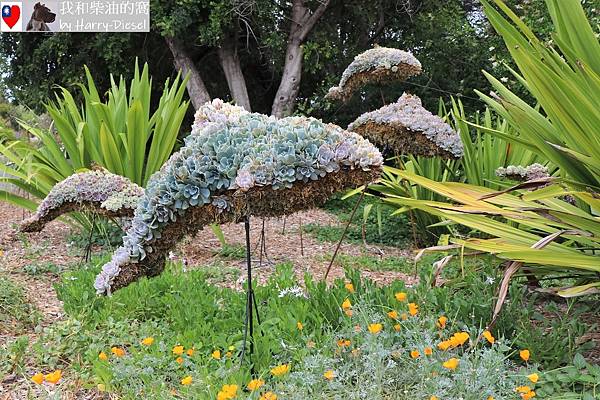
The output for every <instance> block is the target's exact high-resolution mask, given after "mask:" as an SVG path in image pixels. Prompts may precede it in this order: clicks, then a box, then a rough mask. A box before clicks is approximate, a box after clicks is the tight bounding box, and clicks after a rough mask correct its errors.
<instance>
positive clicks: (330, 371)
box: [323, 369, 335, 381]
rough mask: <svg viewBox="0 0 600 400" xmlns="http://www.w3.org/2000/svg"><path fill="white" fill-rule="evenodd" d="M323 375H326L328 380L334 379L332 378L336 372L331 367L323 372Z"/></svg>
mask: <svg viewBox="0 0 600 400" xmlns="http://www.w3.org/2000/svg"><path fill="white" fill-rule="evenodd" d="M323 376H324V377H325V379H327V380H328V381H332V380H333V377H334V376H335V375H334V372H333V370H331V369H330V370H327V371H325V373H324V374H323Z"/></svg>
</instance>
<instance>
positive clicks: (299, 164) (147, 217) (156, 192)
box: [94, 102, 383, 294]
mask: <svg viewBox="0 0 600 400" xmlns="http://www.w3.org/2000/svg"><path fill="white" fill-rule="evenodd" d="M219 110H220V111H219ZM224 114H226V115H224ZM196 117H197V119H196V122H195V124H194V128H193V130H192V133H191V135H190V136H189V137H187V138H186V139H185V146H183V147H182V148H181V149H180V150H179V151H178V152H177V153H175V154H173V155H172V156H171V158H170V159H169V160H168V161H167V163H166V164H165V165H164V166H163V167H162V168H161V169H160V171H158V172H157V173H156V174H154V175H153V176H152V177H151V178H150V180H149V182H148V187H147V188H146V192H145V194H144V196H143V198H142V199H141V201H140V203H139V206H138V208H137V209H136V211H135V216H134V218H133V221H132V226H131V228H130V229H129V230H128V231H127V234H126V236H125V237H124V238H123V246H121V247H120V248H119V249H117V251H116V252H115V253H114V255H113V257H112V260H111V261H110V262H108V263H107V264H105V265H104V266H103V268H102V271H101V272H100V274H99V275H98V276H97V278H96V282H95V284H94V286H95V288H96V290H97V292H98V293H99V294H110V293H111V292H112V291H114V290H117V289H119V288H121V287H124V286H127V285H128V284H130V283H131V282H133V281H135V280H137V279H139V278H141V277H142V276H154V275H157V274H159V273H160V272H161V271H162V270H163V269H164V263H165V256H166V255H167V254H168V252H169V251H170V250H171V249H172V248H173V247H174V246H175V245H176V244H177V242H178V241H179V240H181V239H182V238H183V236H185V235H187V234H194V233H196V232H197V231H198V230H200V229H202V228H203V227H204V226H205V225H207V224H211V223H218V224H221V223H225V222H237V221H240V220H242V219H243V218H244V217H246V216H249V215H255V216H263V217H272V216H280V215H286V214H291V213H293V212H296V211H299V210H303V209H307V208H311V207H315V206H317V205H321V204H322V203H324V202H325V201H326V200H327V199H328V198H329V197H330V196H331V195H332V194H333V193H335V192H338V191H340V190H343V189H345V188H350V187H358V186H361V185H364V184H367V183H370V182H371V181H373V180H375V179H376V178H377V177H378V176H379V174H380V172H381V166H382V163H383V159H382V156H381V154H380V152H379V150H377V148H375V147H374V146H373V145H372V144H371V143H369V141H367V140H365V139H364V138H362V137H361V136H359V135H357V134H355V133H351V132H347V131H344V130H343V129H342V128H340V127H338V126H336V125H332V124H325V123H323V122H321V121H319V120H316V119H314V118H305V117H288V118H284V119H276V118H274V117H269V116H266V115H262V114H256V113H248V112H246V111H244V110H243V109H240V108H239V107H232V106H224V104H223V103H221V102H216V103H215V102H213V103H210V104H207V105H206V106H205V107H203V108H202V109H201V110H200V111H199V112H198V113H197V115H196Z"/></svg>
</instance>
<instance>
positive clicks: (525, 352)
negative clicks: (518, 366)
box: [519, 349, 531, 361]
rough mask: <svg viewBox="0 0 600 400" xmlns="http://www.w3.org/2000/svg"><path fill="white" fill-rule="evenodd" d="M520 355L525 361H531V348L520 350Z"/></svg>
mask: <svg viewBox="0 0 600 400" xmlns="http://www.w3.org/2000/svg"><path fill="white" fill-rule="evenodd" d="M519 356H520V357H521V359H522V360H523V361H529V357H530V356H531V353H530V352H529V350H527V349H525V350H521V351H519Z"/></svg>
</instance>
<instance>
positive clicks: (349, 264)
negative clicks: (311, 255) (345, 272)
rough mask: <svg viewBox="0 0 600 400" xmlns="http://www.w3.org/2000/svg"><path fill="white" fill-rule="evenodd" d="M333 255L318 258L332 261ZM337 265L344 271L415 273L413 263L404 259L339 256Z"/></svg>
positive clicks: (328, 254)
mask: <svg viewBox="0 0 600 400" xmlns="http://www.w3.org/2000/svg"><path fill="white" fill-rule="evenodd" d="M332 256H333V254H332V253H327V254H324V255H322V256H319V257H316V259H317V260H319V259H320V260H322V261H330V260H331V257H332ZM335 262H336V264H338V265H341V266H342V268H344V269H356V270H359V271H360V270H363V269H368V270H370V271H395V272H403V273H406V274H412V273H414V266H413V262H412V261H411V260H409V259H407V258H404V257H377V256H371V255H365V254H362V255H358V256H353V255H352V256H351V255H348V254H338V255H337V257H336V260H335Z"/></svg>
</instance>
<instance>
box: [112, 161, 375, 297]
mask: <svg viewBox="0 0 600 400" xmlns="http://www.w3.org/2000/svg"><path fill="white" fill-rule="evenodd" d="M380 174H381V169H380V168H377V169H373V170H370V171H363V170H361V169H354V170H348V169H342V170H340V171H338V172H334V173H330V174H327V175H326V176H325V177H324V178H321V179H319V180H318V181H310V182H308V183H302V184H300V183H298V184H296V185H294V186H293V187H292V188H291V189H280V190H273V188H272V187H271V186H264V187H258V186H257V187H253V188H251V189H250V190H248V191H247V192H243V191H241V190H236V191H231V190H230V191H227V192H225V193H222V194H220V195H221V196H224V197H225V198H226V199H227V202H228V204H229V205H230V207H229V209H227V210H223V209H219V208H217V207H215V206H214V205H212V204H207V205H204V206H202V207H192V208H189V209H187V210H186V212H185V214H183V216H178V220H177V222H176V223H171V224H169V225H168V226H166V227H165V228H164V229H163V231H162V232H161V238H160V239H158V240H156V239H155V240H154V241H152V242H151V243H149V244H150V245H151V246H152V248H153V252H152V253H147V255H146V257H145V258H144V259H143V260H141V261H139V262H137V263H130V264H126V265H123V266H121V271H120V273H119V275H117V276H116V277H115V278H114V281H113V282H112V284H111V290H112V291H115V290H118V289H120V288H122V287H125V286H127V285H129V284H131V283H132V282H134V281H136V280H138V279H140V278H141V277H143V276H148V277H152V276H156V275H158V274H160V273H161V272H162V271H163V269H164V266H165V258H166V255H167V254H168V252H169V251H170V250H172V249H173V248H174V247H175V245H176V244H177V243H178V242H179V241H180V240H181V239H182V238H183V237H184V236H186V235H194V234H195V233H196V232H198V231H199V230H201V229H202V228H204V227H205V226H206V225H209V224H212V223H216V224H223V223H228V222H240V221H241V220H243V219H244V218H245V216H246V215H250V216H255V217H278V216H282V215H289V214H292V213H294V212H297V211H301V210H306V209H310V208H314V207H317V206H320V205H323V204H324V203H325V202H326V201H327V200H328V199H329V198H331V196H332V195H333V194H334V193H337V192H339V191H341V190H344V189H347V188H356V187H359V186H362V185H365V184H368V183H371V182H373V181H375V180H376V179H377V178H378V177H379V175H380Z"/></svg>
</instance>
